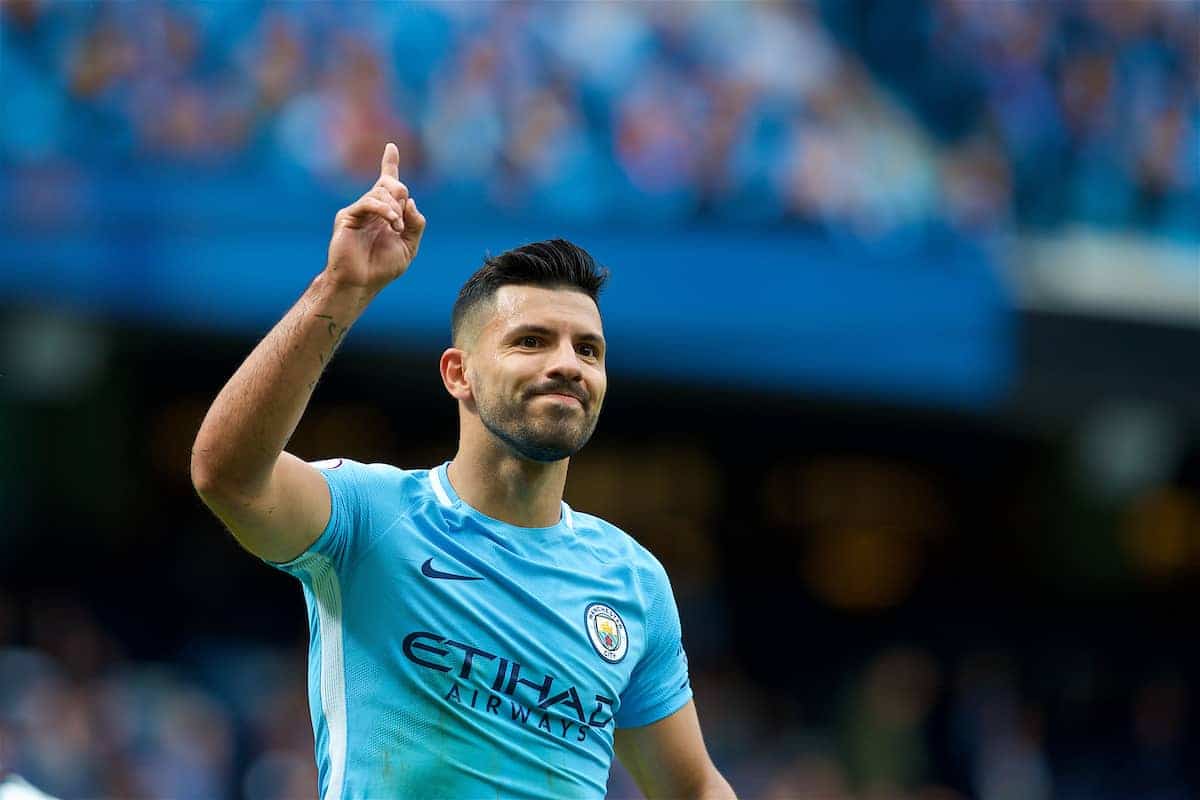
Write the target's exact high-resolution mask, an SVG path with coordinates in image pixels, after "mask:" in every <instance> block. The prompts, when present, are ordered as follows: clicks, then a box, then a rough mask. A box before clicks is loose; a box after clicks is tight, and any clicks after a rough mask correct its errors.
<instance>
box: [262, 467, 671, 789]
mask: <svg viewBox="0 0 1200 800" xmlns="http://www.w3.org/2000/svg"><path fill="white" fill-rule="evenodd" d="M314 466H316V467H317V468H318V469H320V471H321V472H322V474H323V475H324V476H325V479H326V481H327V482H328V484H329V491H330V494H331V496H332V500H333V503H332V505H333V510H332V513H331V515H330V519H329V524H328V526H327V527H326V529H325V531H324V532H323V533H322V534H321V536H320V537H319V538H318V539H317V540H316V541H315V542H314V543H313V544H312V546H311V547H310V548H309V549H308V550H307V551H306V552H304V553H303V554H301V555H300V556H299V557H297V558H295V559H293V560H292V561H289V562H287V563H283V564H273V566H276V567H278V568H280V569H282V570H284V571H286V572H288V573H289V574H292V575H294V576H296V577H297V578H299V579H300V581H301V583H302V584H303V586H304V598H305V601H306V603H307V606H308V619H309V631H310V644H309V661H308V663H309V669H308V692H309V705H310V708H311V710H312V722H313V731H314V733H315V735H316V757H317V765H318V768H319V773H320V796H321V798H322V799H323V800H342V798H422V800H439V799H440V798H446V799H448V800H449V799H453V800H471V799H472V798H577V797H587V798H598V797H603V796H604V793H605V784H606V782H607V778H608V771H609V766H610V764H611V762H612V757H613V729H614V727H615V726H620V727H637V726H641V725H648V724H650V723H652V722H655V721H657V720H660V719H662V718H664V717H666V716H669V715H670V714H672V713H674V712H675V711H677V710H678V709H680V708H681V707H682V706H683V705H684V704H685V703H686V702H687V701H688V700H689V699H690V698H691V696H692V690H691V686H690V683H689V680H688V674H687V657H686V655H685V653H684V650H683V644H682V641H681V638H680V629H679V613H678V611H677V609H676V606H675V600H674V597H673V596H672V594H671V587H670V583H669V582H668V580H667V575H666V572H665V571H664V570H663V568H662V565H661V564H659V562H658V561H657V560H656V559H655V558H654V556H652V555H651V554H650V553H649V552H648V551H646V550H645V549H644V548H643V547H641V546H640V545H639V544H638V543H637V542H635V541H634V540H633V539H632V538H630V537H629V536H628V535H627V534H625V533H624V532H622V531H621V530H620V529H618V528H616V527H615V526H613V525H610V524H608V523H607V522H605V521H604V520H602V519H599V518H597V517H594V516H591V515H588V514H583V513H579V512H575V511H572V510H571V509H570V508H569V507H568V506H567V504H566V503H563V506H562V517H561V519H560V521H559V523H558V524H557V525H554V526H552V527H549V528H519V527H516V526H513V525H509V524H507V523H505V522H501V521H499V520H496V519H492V518H491V517H488V516H485V515H484V514H482V513H480V512H479V511H477V510H475V509H474V508H471V507H470V506H469V505H467V504H466V503H464V502H463V501H462V500H461V499H460V498H459V497H458V495H457V494H456V493H455V491H454V488H453V487H452V486H451V485H450V481H449V480H448V479H447V477H446V465H445V464H443V465H442V466H440V467H437V468H435V469H432V470H401V469H397V468H395V467H392V466H388V465H385V464H371V465H366V464H360V463H357V462H354V461H350V460H345V459H337V460H334V461H325V462H317V463H316V464H315V465H314Z"/></svg>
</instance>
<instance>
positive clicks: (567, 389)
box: [529, 381, 592, 406]
mask: <svg viewBox="0 0 1200 800" xmlns="http://www.w3.org/2000/svg"><path fill="white" fill-rule="evenodd" d="M539 394H565V395H567V396H568V397H574V398H575V399H576V400H578V401H579V403H580V405H584V406H586V405H587V404H588V401H589V400H591V399H592V396H591V393H590V392H588V390H587V389H586V388H584V387H583V386H580V385H578V384H574V383H570V382H568V381H552V382H550V383H543V384H542V385H540V386H535V387H534V388H532V389H530V390H529V396H530V397H535V396H537V395H539Z"/></svg>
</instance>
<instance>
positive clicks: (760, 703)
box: [0, 601, 1197, 800]
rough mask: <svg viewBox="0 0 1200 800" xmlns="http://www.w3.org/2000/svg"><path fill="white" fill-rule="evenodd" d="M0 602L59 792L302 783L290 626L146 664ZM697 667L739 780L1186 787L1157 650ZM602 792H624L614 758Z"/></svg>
mask: <svg viewBox="0 0 1200 800" xmlns="http://www.w3.org/2000/svg"><path fill="white" fill-rule="evenodd" d="M685 612H686V609H685ZM0 615H3V619H2V620H0V766H5V767H8V768H10V769H13V770H15V771H16V772H17V773H18V774H20V775H22V776H24V777H25V778H26V779H28V780H29V781H31V782H32V783H33V784H34V785H36V786H39V787H40V788H41V789H43V790H45V791H48V792H50V793H52V794H54V795H56V796H59V797H63V798H75V797H121V798H135V797H171V798H175V799H176V800H211V799H212V798H221V797H244V798H247V800H295V799H296V798H302V797H313V796H315V793H316V781H317V776H316V770H315V767H314V764H313V743H312V729H311V725H310V722H309V718H308V708H307V705H306V698H307V695H306V690H305V686H304V680H305V675H306V671H305V660H304V657H305V654H304V649H303V643H298V645H297V647H296V648H295V649H293V650H287V649H272V648H268V647H263V646H256V645H253V644H248V643H241V644H232V643H228V642H226V643H220V644H217V643H209V644H207V645H206V644H202V643H198V644H196V645H194V646H193V647H191V648H190V649H189V651H188V652H187V653H186V654H185V655H184V657H183V658H181V659H179V660H178V661H177V662H175V663H173V664H153V663H148V662H145V661H140V662H139V661H135V660H132V659H130V658H128V657H127V656H126V655H125V654H123V653H122V651H121V647H120V646H119V644H118V643H117V642H115V641H114V640H113V638H112V637H111V635H109V634H108V633H107V632H106V631H105V630H104V629H103V628H102V627H101V626H100V625H99V624H98V623H97V622H96V621H95V619H93V618H92V616H91V615H90V614H89V613H88V612H86V611H85V610H83V609H82V608H80V607H78V606H76V605H72V604H70V603H63V602H61V601H59V602H55V601H39V602H38V603H36V604H30V605H29V606H28V607H27V608H24V609H19V608H18V607H17V606H16V605H15V604H13V603H8V604H7V605H0ZM18 630H24V631H25V632H26V634H27V635H26V636H24V637H22V638H23V640H24V642H25V643H24V644H22V645H21V646H17V645H16V644H15V640H14V639H13V638H12V637H13V636H14V634H15V633H16V632H17V631H18ZM6 631H7V633H5V632H6ZM693 667H694V668H695V669H694V672H693V684H694V686H695V690H696V702H697V707H698V709H699V711H700V714H701V716H702V718H703V719H705V720H706V721H707V724H706V732H707V734H708V736H707V737H706V738H707V739H708V745H709V748H710V750H711V751H712V754H713V757H714V759H715V760H716V762H717V763H718V765H719V766H720V767H721V769H722V771H723V772H724V774H725V775H726V776H727V777H728V778H729V779H730V781H731V782H732V784H733V785H734V786H735V787H736V788H737V789H738V791H739V793H740V795H741V796H742V797H747V798H764V799H765V800H795V799H796V798H814V800H815V799H817V798H819V800H965V799H966V798H978V800H1051V798H1061V799H1062V800H1132V799H1133V798H1139V799H1140V800H1147V799H1148V798H1153V800H1186V798H1190V797H1194V796H1195V795H1194V794H1192V790H1193V789H1194V788H1195V784H1194V783H1190V782H1189V781H1194V780H1195V779H1196V777H1197V776H1196V775H1195V774H1194V772H1195V769H1196V767H1195V765H1196V759H1195V753H1190V752H1188V751H1187V744H1186V740H1187V730H1188V722H1189V720H1188V716H1189V711H1188V709H1189V708H1190V707H1191V705H1192V701H1191V698H1190V693H1191V691H1192V687H1191V685H1190V684H1189V683H1188V681H1187V680H1186V678H1185V676H1184V675H1183V674H1182V672H1181V671H1179V670H1177V669H1174V668H1172V667H1170V666H1169V665H1164V666H1162V667H1161V668H1158V669H1152V670H1149V671H1147V672H1145V673H1144V674H1142V675H1141V676H1140V677H1139V678H1138V679H1137V680H1136V681H1135V682H1134V683H1133V685H1131V686H1127V687H1114V685H1113V678H1114V675H1113V674H1112V673H1111V672H1110V671H1109V670H1108V668H1107V667H1106V665H1105V664H1104V660H1103V659H1102V658H1100V657H1099V655H1098V654H1097V653H1093V652H1089V651H1088V650H1087V649H1085V648H1076V649H1071V648H1067V647H1064V648H1061V649H1060V650H1058V651H1056V653H1055V654H1054V657H1053V658H1052V659H1048V658H1040V659H1038V660H1037V662H1036V663H1034V661H1033V660H1030V659H1028V658H1024V659H1023V658H1022V657H1021V656H1019V655H1018V654H1017V653H1015V652H1008V651H1005V650H1002V649H1001V650H986V651H975V652H966V653H960V654H957V655H954V656H943V657H938V656H935V655H934V654H933V653H932V652H931V651H930V650H928V649H926V648H923V647H919V646H915V645H906V644H901V645H895V646H886V647H880V648H878V649H877V650H875V651H874V652H871V653H870V654H869V655H868V656H867V657H866V658H865V659H864V660H863V662H862V663H861V664H860V665H859V666H858V667H857V668H855V669H852V670H848V671H847V674H846V675H845V676H844V678H843V679H842V680H841V681H840V683H841V686H840V688H839V690H838V691H837V692H835V693H834V694H835V696H834V697H833V698H832V699H830V698H817V697H813V696H811V695H812V694H813V693H810V696H809V697H807V698H802V697H797V696H793V695H788V694H786V693H780V692H768V691H767V690H766V689H764V688H763V687H762V686H759V685H756V684H754V683H752V682H750V681H749V680H748V679H747V678H746V677H745V675H744V672H743V671H742V670H740V669H737V668H719V667H717V666H715V665H714V664H711V663H710V664H709V665H708V666H703V665H700V666H697V665H696V664H695V663H694V664H693ZM819 668H820V669H821V670H825V669H826V668H825V667H824V666H819ZM1189 770H1191V773H1189ZM610 796H611V797H614V798H623V797H635V796H638V795H637V792H636V789H634V787H633V784H632V782H631V781H630V779H629V777H628V775H627V774H625V773H624V772H623V771H621V770H620V769H619V768H618V769H616V770H615V771H614V775H613V777H612V780H611V781H610Z"/></svg>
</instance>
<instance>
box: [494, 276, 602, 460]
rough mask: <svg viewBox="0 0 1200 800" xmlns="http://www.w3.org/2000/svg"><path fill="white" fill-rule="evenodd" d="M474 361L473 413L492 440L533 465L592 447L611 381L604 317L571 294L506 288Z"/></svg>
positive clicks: (498, 295)
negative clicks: (607, 372)
mask: <svg viewBox="0 0 1200 800" xmlns="http://www.w3.org/2000/svg"><path fill="white" fill-rule="evenodd" d="M495 304H496V311H495V314H494V315H493V317H492V319H491V320H490V321H489V322H488V323H487V324H486V325H485V326H484V327H483V329H482V330H481V332H480V335H479V339H478V342H477V346H476V348H474V349H475V353H474V354H473V355H474V358H472V359H471V366H470V373H471V379H472V388H473V395H474V399H475V406H476V409H477V411H478V413H479V419H480V420H481V421H482V422H483V424H484V426H485V427H486V428H487V429H488V430H489V431H491V433H492V434H493V435H494V436H496V437H497V438H499V439H500V440H501V441H503V442H505V443H506V444H507V445H508V446H509V447H511V448H512V449H513V450H514V451H515V452H517V453H518V454H519V455H521V456H523V457H525V458H528V459H530V460H533V461H543V462H550V461H558V460H560V459H563V458H567V457H569V456H571V455H574V454H575V453H576V452H577V451H578V450H579V449H580V448H582V447H583V446H584V445H585V444H587V441H588V439H590V438H591V436H592V432H593V431H594V430H595V429H596V422H597V420H598V419H599V417H600V406H601V405H602V403H603V402H604V391H605V389H606V387H607V385H608V378H607V376H606V375H605V372H604V334H603V329H602V327H601V324H600V311H599V309H597V308H596V304H595V303H594V302H592V299H591V298H590V297H588V296H587V295H586V294H584V293H582V292H578V291H574V290H570V289H544V288H541V287H537V286H502V287H501V288H500V289H499V291H497V292H496V297H495Z"/></svg>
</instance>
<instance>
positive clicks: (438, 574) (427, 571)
mask: <svg viewBox="0 0 1200 800" xmlns="http://www.w3.org/2000/svg"><path fill="white" fill-rule="evenodd" d="M421 574H422V575H424V576H425V577H426V578H436V579H438V580H440V581H481V580H483V578H481V577H479V576H478V575H455V574H454V573H453V572H442V571H440V570H436V569H434V568H433V559H432V558H430V559H428V560H426V562H425V563H424V564H422V565H421Z"/></svg>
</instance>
